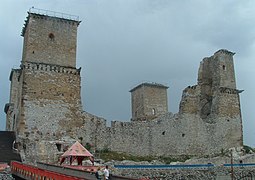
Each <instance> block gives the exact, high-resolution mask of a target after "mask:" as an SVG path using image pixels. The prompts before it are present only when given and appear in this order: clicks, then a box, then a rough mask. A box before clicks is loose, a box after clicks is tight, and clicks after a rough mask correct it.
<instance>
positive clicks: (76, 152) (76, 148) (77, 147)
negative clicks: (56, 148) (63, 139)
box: [61, 141, 93, 157]
mask: <svg viewBox="0 0 255 180" xmlns="http://www.w3.org/2000/svg"><path fill="white" fill-rule="evenodd" d="M68 156H84V157H90V156H93V155H92V154H91V153H90V152H89V151H88V150H87V149H86V148H85V147H83V146H82V145H81V144H80V143H79V142H78V141H76V142H75V143H74V144H73V145H72V146H71V147H70V148H69V149H68V150H67V151H66V152H65V153H64V154H63V155H62V156H61V157H68Z"/></svg>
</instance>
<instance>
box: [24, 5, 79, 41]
mask: <svg viewBox="0 0 255 180" xmlns="http://www.w3.org/2000/svg"><path fill="white" fill-rule="evenodd" d="M27 13H28V16H27V19H26V20H25V23H24V27H23V28H22V32H21V36H24V33H25V30H26V27H27V23H28V19H29V16H30V15H37V16H41V17H52V18H57V19H60V20H65V21H72V22H76V23H77V24H78V25H79V24H80V22H81V21H79V16H76V15H71V14H66V13H61V12H56V11H50V10H45V9H38V8H34V7H32V8H30V9H29V11H28V12H27Z"/></svg>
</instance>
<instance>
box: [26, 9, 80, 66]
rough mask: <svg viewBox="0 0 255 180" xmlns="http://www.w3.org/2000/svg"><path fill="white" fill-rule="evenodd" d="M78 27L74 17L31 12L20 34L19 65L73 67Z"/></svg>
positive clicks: (33, 10)
mask: <svg viewBox="0 0 255 180" xmlns="http://www.w3.org/2000/svg"><path fill="white" fill-rule="evenodd" d="M48 14H53V16H50V15H48ZM79 23H80V21H79V20H78V17H77V16H71V15H66V14H60V13H55V12H51V13H49V11H45V12H43V11H41V10H40V11H38V12H37V11H36V9H32V11H30V12H29V15H28V17H27V20H26V21H25V25H24V28H23V30H22V34H21V35H22V36H23V37H24V45H23V57H22V63H23V64H24V63H25V62H33V63H45V64H53V65H60V66H66V67H76V41H77V27H78V25H79Z"/></svg>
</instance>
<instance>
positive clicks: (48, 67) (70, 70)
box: [21, 62, 81, 75]
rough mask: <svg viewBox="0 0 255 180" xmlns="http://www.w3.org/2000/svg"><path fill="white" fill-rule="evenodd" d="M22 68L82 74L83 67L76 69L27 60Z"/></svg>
mask: <svg viewBox="0 0 255 180" xmlns="http://www.w3.org/2000/svg"><path fill="white" fill-rule="evenodd" d="M21 69H29V70H39V71H50V72H51V71H52V72H57V73H66V74H74V75H80V71H81V68H79V69H76V68H72V67H65V66H59V65H51V64H45V63H34V62H25V63H23V64H22V65H21Z"/></svg>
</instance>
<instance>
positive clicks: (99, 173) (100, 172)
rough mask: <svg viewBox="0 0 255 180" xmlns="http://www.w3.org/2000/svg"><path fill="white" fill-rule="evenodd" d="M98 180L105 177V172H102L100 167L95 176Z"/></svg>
mask: <svg viewBox="0 0 255 180" xmlns="http://www.w3.org/2000/svg"><path fill="white" fill-rule="evenodd" d="M95 176H96V178H97V179H99V180H101V179H102V177H104V172H103V171H102V170H101V168H100V167H98V168H97V171H96V174H95Z"/></svg>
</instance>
